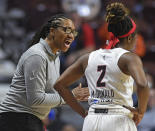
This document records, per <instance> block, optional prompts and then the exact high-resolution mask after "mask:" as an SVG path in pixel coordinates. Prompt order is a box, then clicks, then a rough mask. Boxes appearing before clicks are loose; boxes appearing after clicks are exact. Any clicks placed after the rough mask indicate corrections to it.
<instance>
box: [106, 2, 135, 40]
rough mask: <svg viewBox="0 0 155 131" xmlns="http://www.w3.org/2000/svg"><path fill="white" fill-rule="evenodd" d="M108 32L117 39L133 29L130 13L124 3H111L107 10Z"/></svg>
mask: <svg viewBox="0 0 155 131" xmlns="http://www.w3.org/2000/svg"><path fill="white" fill-rule="evenodd" d="M106 11H107V13H106V21H107V22H108V31H109V32H112V33H113V34H114V35H115V36H116V37H117V36H121V35H124V34H126V33H128V32H129V31H130V30H131V28H133V25H132V21H131V18H130V17H129V16H128V15H129V11H128V9H127V8H126V7H125V6H124V5H123V4H122V3H118V2H116V3H111V4H109V5H108V6H107V8H106Z"/></svg>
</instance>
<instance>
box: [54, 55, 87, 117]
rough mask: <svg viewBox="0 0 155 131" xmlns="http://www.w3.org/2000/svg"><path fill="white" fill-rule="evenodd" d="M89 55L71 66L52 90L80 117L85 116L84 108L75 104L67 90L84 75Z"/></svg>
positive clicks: (75, 101)
mask: <svg viewBox="0 0 155 131" xmlns="http://www.w3.org/2000/svg"><path fill="white" fill-rule="evenodd" d="M88 56H89V55H84V56H82V57H81V58H79V59H78V60H77V61H76V62H75V63H74V64H72V65H71V66H70V67H69V68H68V69H67V70H66V71H65V72H64V73H63V74H62V75H61V76H60V77H59V79H58V80H57V81H56V83H55V85H54V88H55V89H56V90H57V91H58V93H59V94H60V95H61V96H62V97H63V99H64V100H65V101H66V103H67V104H68V105H70V106H71V108H72V109H73V110H74V111H76V112H77V113H79V114H80V115H81V116H82V117H85V116H86V113H85V110H84V108H83V107H82V106H81V105H80V104H79V103H78V102H77V100H76V99H75V98H74V96H73V94H72V93H71V92H70V90H69V89H68V88H67V87H68V86H69V85H71V84H72V83H73V82H75V81H76V80H78V79H79V78H80V77H82V76H83V75H84V71H85V67H86V66H87V61H88Z"/></svg>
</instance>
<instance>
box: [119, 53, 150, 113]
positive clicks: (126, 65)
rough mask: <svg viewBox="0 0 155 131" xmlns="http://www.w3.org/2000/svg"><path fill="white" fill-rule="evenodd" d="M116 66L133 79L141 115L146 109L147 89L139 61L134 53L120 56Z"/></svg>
mask: <svg viewBox="0 0 155 131" xmlns="http://www.w3.org/2000/svg"><path fill="white" fill-rule="evenodd" d="M118 66H119V67H120V69H121V70H122V71H123V72H124V73H125V74H128V75H131V76H132V77H133V79H134V81H135V83H136V86H137V96H138V112H139V113H140V114H142V115H143V114H144V113H145V111H146V108H147V103H148V98H149V88H148V83H147V79H146V76H145V73H144V70H143V65H142V61H141V59H140V58H139V57H138V56H137V55H135V54H134V53H126V54H124V55H123V56H121V58H120V60H119V62H118Z"/></svg>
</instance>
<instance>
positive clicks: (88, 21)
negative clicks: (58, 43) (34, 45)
mask: <svg viewBox="0 0 155 131" xmlns="http://www.w3.org/2000/svg"><path fill="white" fill-rule="evenodd" d="M111 2H122V3H123V4H125V5H126V6H127V7H128V8H129V11H130V16H132V18H133V19H134V20H135V22H136V23H137V27H138V28H137V32H138V35H137V42H136V46H135V48H134V50H133V51H134V52H135V53H136V54H137V55H139V56H140V57H141V58H142V61H143V64H144V69H145V71H146V74H147V78H148V81H149V86H150V90H151V93H150V100H149V105H148V111H147V113H146V115H145V116H144V119H143V121H142V122H141V124H140V125H139V127H138V130H139V131H155V86H154V81H155V80H154V78H155V15H154V13H155V0H76V1H75V0H0V90H1V91H0V92H1V93H0V96H1V97H4V95H5V92H6V91H7V90H8V87H9V84H10V82H11V78H12V76H13V73H14V71H15V68H16V64H17V63H18V60H19V58H20V56H21V54H22V53H23V52H24V51H26V50H27V49H28V48H29V47H30V46H31V45H30V43H29V41H30V40H31V38H32V36H33V35H34V33H35V32H36V31H37V30H38V29H39V28H40V27H41V25H43V23H44V22H45V21H46V20H47V19H48V18H49V17H51V16H52V15H54V14H57V13H65V14H68V15H69V16H70V17H71V18H72V19H73V21H74V23H75V25H76V28H77V30H78V32H79V35H78V37H77V38H76V39H75V40H74V42H73V43H72V46H71V48H70V50H69V51H68V52H67V53H65V54H62V56H61V58H60V59H61V62H62V63H63V64H62V65H61V72H63V71H64V70H65V69H66V68H67V67H68V66H69V65H70V64H72V63H73V62H74V61H75V60H76V59H77V58H78V57H79V56H81V55H83V54H85V53H87V52H90V51H93V50H95V49H99V48H104V47H105V45H106V44H105V43H106V40H107V39H109V34H108V32H107V23H106V22H105V20H104V16H105V8H106V6H107V4H109V3H111ZM79 82H82V84H83V86H86V85H87V84H86V80H85V78H82V79H81V80H79V81H78V82H76V83H75V84H74V85H73V86H71V87H70V88H74V87H75V86H76V85H77V84H78V83H79ZM133 99H134V104H135V106H136V104H137V99H136V97H135V95H133ZM82 104H83V105H84V106H85V107H86V108H88V105H87V103H82ZM44 122H45V123H46V124H47V125H48V130H49V131H51V130H52V131H80V130H81V128H82V123H83V119H82V118H81V117H80V116H78V115H77V114H76V113H74V112H73V111H72V110H71V109H70V108H69V107H68V106H64V107H62V108H61V107H60V108H57V109H54V110H51V114H49V116H48V117H47V119H46V120H45V121H44Z"/></svg>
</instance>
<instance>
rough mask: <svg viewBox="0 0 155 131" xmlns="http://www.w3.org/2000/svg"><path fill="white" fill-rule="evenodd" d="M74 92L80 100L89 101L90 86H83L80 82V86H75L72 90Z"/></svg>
mask: <svg viewBox="0 0 155 131" xmlns="http://www.w3.org/2000/svg"><path fill="white" fill-rule="evenodd" d="M72 93H73V94H74V97H75V98H76V99H77V100H78V101H88V97H89V89H88V87H87V88H82V85H81V83H80V84H79V86H77V87H76V88H74V89H73V90H72Z"/></svg>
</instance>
